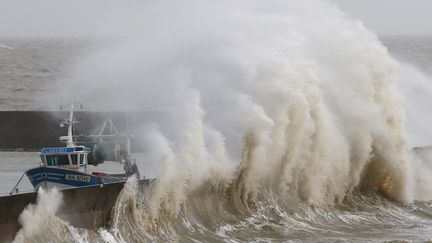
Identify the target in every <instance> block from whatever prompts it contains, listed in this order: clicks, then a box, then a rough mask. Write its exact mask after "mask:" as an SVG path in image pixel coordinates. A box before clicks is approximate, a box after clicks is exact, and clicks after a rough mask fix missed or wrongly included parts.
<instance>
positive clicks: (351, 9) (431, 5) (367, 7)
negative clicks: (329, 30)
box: [329, 0, 432, 35]
mask: <svg viewBox="0 0 432 243" xmlns="http://www.w3.org/2000/svg"><path fill="white" fill-rule="evenodd" d="M329 1H332V2H335V3H336V4H337V5H338V6H339V7H340V8H341V9H342V10H344V12H347V13H349V14H351V15H352V16H354V17H356V18H357V19H360V20H362V21H363V23H364V24H365V25H366V26H367V27H369V28H370V29H372V30H374V31H375V32H376V33H378V34H380V35H397V34H414V35H432V0H329Z"/></svg>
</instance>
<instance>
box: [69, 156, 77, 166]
mask: <svg viewBox="0 0 432 243" xmlns="http://www.w3.org/2000/svg"><path fill="white" fill-rule="evenodd" d="M70 157H71V161H72V164H73V165H77V164H78V163H77V155H76V154H71V155H70Z"/></svg>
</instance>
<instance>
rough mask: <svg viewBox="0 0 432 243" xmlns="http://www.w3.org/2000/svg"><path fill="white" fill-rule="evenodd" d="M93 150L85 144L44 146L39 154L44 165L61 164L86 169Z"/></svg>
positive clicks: (61, 165)
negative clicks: (89, 155)
mask: <svg viewBox="0 0 432 243" xmlns="http://www.w3.org/2000/svg"><path fill="white" fill-rule="evenodd" d="M90 152H91V150H90V149H89V148H86V147H84V146H75V147H52V148H42V149H41V151H40V153H39V155H40V157H41V161H42V164H43V165H44V166H59V167H64V168H71V169H77V170H80V169H81V170H83V171H85V169H86V167H87V162H88V161H87V160H88V159H87V156H88V154H89V153H90Z"/></svg>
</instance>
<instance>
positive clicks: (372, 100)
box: [64, 0, 412, 241]
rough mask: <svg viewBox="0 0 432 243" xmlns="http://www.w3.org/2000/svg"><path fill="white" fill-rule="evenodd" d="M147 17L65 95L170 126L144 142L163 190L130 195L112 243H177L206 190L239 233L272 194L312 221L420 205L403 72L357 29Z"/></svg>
mask: <svg viewBox="0 0 432 243" xmlns="http://www.w3.org/2000/svg"><path fill="white" fill-rule="evenodd" d="M137 10H140V11H138V12H140V14H139V15H137V16H134V18H133V20H134V21H138V23H139V26H140V28H139V29H128V26H125V30H124V31H123V34H124V33H126V37H125V36H123V37H124V39H123V40H122V41H119V42H120V43H118V44H117V45H114V46H110V48H109V49H104V50H101V51H100V52H98V53H95V54H93V55H91V56H90V57H88V58H87V59H85V60H84V61H83V62H82V63H80V64H78V65H77V67H76V68H75V70H74V73H75V75H74V76H73V77H72V78H71V80H68V82H67V84H65V86H64V87H65V88H67V89H65V91H66V92H65V94H64V95H65V96H67V95H68V93H69V91H70V90H76V91H77V92H74V95H78V96H79V97H80V99H81V100H82V101H83V102H85V103H88V104H90V106H91V107H92V108H95V109H108V108H110V109H120V110H152V111H158V112H159V113H162V114H163V115H164V116H163V117H164V119H163V120H158V119H157V118H149V120H151V121H150V122H149V123H150V124H149V125H148V126H147V127H149V128H148V129H143V132H142V134H143V136H144V137H145V140H146V142H145V144H146V146H147V147H148V151H149V154H150V155H149V157H150V158H152V162H156V163H160V168H158V171H159V175H158V179H157V181H156V182H155V184H154V185H153V186H152V187H151V188H150V189H148V191H147V192H142V191H140V190H137V189H133V188H134V187H132V189H126V190H125V192H124V193H122V194H121V196H120V197H119V199H118V204H117V205H116V210H115V211H114V215H113V217H114V218H115V219H116V220H115V223H114V225H113V232H114V233H113V236H114V237H116V238H117V239H120V240H125V241H128V240H131V241H132V240H133V239H142V238H144V239H150V240H152V239H153V240H154V239H159V238H158V237H162V238H163V239H167V240H170V239H178V237H181V236H179V235H178V232H177V231H176V230H178V228H176V227H178V224H177V223H178V220H179V219H180V218H182V215H184V214H185V212H186V208H187V207H188V206H189V205H188V204H189V203H190V201H191V200H193V199H192V197H193V195H197V192H202V191H211V190H210V189H209V188H213V189H214V190H213V193H214V194H216V195H222V196H220V197H218V198H220V200H219V201H215V202H214V203H215V204H216V206H215V207H216V208H219V206H221V205H223V206H222V208H223V209H224V210H223V211H224V212H231V213H232V214H233V215H236V216H233V217H234V218H236V219H237V213H239V214H240V215H244V214H247V213H248V212H251V211H253V210H255V209H256V208H257V205H260V204H261V203H265V202H266V201H265V200H264V199H265V197H266V196H267V193H266V192H270V193H271V195H273V196H274V197H278V198H279V199H280V201H279V200H278V203H283V202H287V204H289V203H288V202H291V201H297V202H301V203H306V204H308V205H313V207H325V206H331V205H338V204H341V203H343V201H344V200H345V199H346V197H347V196H350V195H351V194H352V193H353V192H357V191H362V192H363V193H369V192H380V193H382V195H385V196H386V197H387V198H391V199H395V200H399V201H404V202H409V201H410V200H411V199H412V196H411V193H412V190H411V180H412V176H411V172H410V166H409V163H408V160H407V157H406V154H405V153H406V141H405V130H404V119H405V118H404V111H403V109H402V102H401V98H400V95H399V92H398V90H397V86H396V82H397V80H398V75H397V73H398V67H397V64H396V63H395V62H394V61H393V59H392V58H391V57H390V56H389V55H388V53H387V50H386V48H385V47H384V46H383V45H382V44H381V43H380V42H379V40H378V38H377V37H376V36H375V35H374V34H373V33H371V32H370V31H368V30H367V29H365V28H364V27H363V25H362V24H361V23H359V22H357V21H355V20H352V19H351V18H350V17H348V16H346V15H345V14H343V13H341V12H340V11H339V10H338V9H337V8H335V7H334V6H333V5H331V4H329V3H327V2H323V1H296V0H291V1H278V0H274V1H265V2H264V1H258V0H253V1H236V2H232V1H218V2H210V1H192V0H187V1H182V2H181V3H180V2H176V1H158V2H147V3H142V6H141V8H137ZM125 17H126V18H128V17H127V16H125ZM321 20H325V21H321ZM155 23H157V24H155ZM128 30H130V33H128ZM143 127H146V125H145V124H143ZM130 183H132V184H133V182H130ZM126 188H128V186H127V187H126ZM143 195H145V197H144V196H143ZM263 198H264V199H263ZM225 206H226V207H225ZM197 210H198V209H197ZM224 215H225V214H224ZM240 218H241V217H240ZM183 219H184V220H185V221H184V222H189V221H188V220H192V219H189V218H187V217H185V218H183ZM224 219H225V218H224ZM242 220H243V218H242ZM198 221H199V220H198ZM234 221H235V220H234ZM196 230H198V229H196ZM203 232H204V231H203ZM127 237H128V238H127ZM134 237H136V238H134ZM152 237H155V238H152Z"/></svg>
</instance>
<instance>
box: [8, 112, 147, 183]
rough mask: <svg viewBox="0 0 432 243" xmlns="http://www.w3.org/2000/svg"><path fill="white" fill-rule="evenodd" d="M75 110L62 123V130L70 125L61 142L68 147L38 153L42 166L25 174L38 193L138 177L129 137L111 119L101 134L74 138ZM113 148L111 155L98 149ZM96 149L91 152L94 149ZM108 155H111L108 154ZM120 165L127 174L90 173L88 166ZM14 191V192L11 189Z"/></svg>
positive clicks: (51, 148)
mask: <svg viewBox="0 0 432 243" xmlns="http://www.w3.org/2000/svg"><path fill="white" fill-rule="evenodd" d="M74 123H77V121H75V120H74V110H73V106H72V107H71V110H70V112H69V118H68V119H65V120H64V121H63V122H61V123H60V126H61V127H64V126H67V128H68V130H67V131H68V132H67V136H61V137H60V142H63V143H65V144H66V146H65V147H46V148H42V149H41V150H40V152H39V155H40V159H41V160H40V166H39V167H36V168H33V169H30V170H27V171H26V172H25V175H27V177H28V178H29V180H30V182H31V184H32V185H33V187H34V189H35V190H38V189H39V187H42V188H44V189H51V188H58V189H66V188H76V187H86V186H94V185H100V186H103V185H104V184H107V183H115V182H121V181H126V180H127V178H128V177H129V176H131V175H133V174H135V175H136V176H138V178H139V172H138V169H137V166H136V164H135V161H134V160H132V159H131V157H130V155H129V154H130V151H129V150H130V148H129V147H130V136H127V135H124V134H118V132H117V129H115V127H114V124H113V123H112V121H111V119H108V120H107V121H106V122H104V124H103V126H102V129H101V132H100V134H96V135H88V136H83V135H79V136H74V134H73V132H74ZM107 124H108V125H110V126H111V132H112V131H113V129H112V127H114V131H115V132H116V133H115V134H112V133H111V134H103V131H104V130H105V127H106V126H107ZM107 145H111V146H108V147H111V148H113V149H112V150H111V151H109V152H108V153H107V152H106V151H105V153H103V151H102V152H101V151H100V150H99V149H98V148H103V147H107ZM90 147H91V148H92V149H93V150H92V149H91V148H90ZM107 154H108V155H107ZM109 154H114V155H115V156H114V158H115V160H116V161H117V162H120V163H122V164H124V166H123V168H124V173H121V174H109V173H104V172H95V171H93V172H90V171H89V170H88V167H89V164H91V165H97V164H99V163H103V162H104V161H103V160H104V158H107V157H113V156H109ZM12 191H13V190H12Z"/></svg>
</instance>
